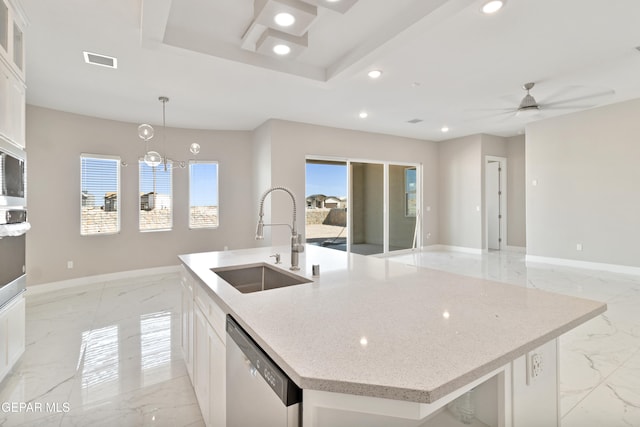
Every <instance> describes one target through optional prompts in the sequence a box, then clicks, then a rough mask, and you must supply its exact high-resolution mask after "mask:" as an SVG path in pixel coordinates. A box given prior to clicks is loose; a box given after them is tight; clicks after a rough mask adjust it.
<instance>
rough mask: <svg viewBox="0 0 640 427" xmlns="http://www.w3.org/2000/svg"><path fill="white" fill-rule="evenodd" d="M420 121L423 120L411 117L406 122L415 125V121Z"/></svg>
mask: <svg viewBox="0 0 640 427" xmlns="http://www.w3.org/2000/svg"><path fill="white" fill-rule="evenodd" d="M422 121H423V120H422V119H411V120H408V121H407V123H411V124H412V125H415V124H416V123H420V122H422Z"/></svg>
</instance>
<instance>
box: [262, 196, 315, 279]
mask: <svg viewBox="0 0 640 427" xmlns="http://www.w3.org/2000/svg"><path fill="white" fill-rule="evenodd" d="M276 190H280V191H284V192H285V193H287V194H289V196H291V201H292V202H293V222H292V223H291V225H289V224H265V223H264V221H263V220H262V217H263V216H264V199H266V198H267V196H268V195H269V193H271V192H273V191H276ZM274 225H286V226H287V227H289V228H290V229H291V268H290V270H294V271H295V270H300V267H299V266H298V254H299V253H300V252H304V245H303V244H302V240H301V239H302V236H301V235H300V234H298V232H297V231H296V198H295V197H294V196H293V193H292V192H291V190H289V189H288V188H286V187H273V188H270V189H268V190H267V191H265V193H264V194H263V195H262V198H261V199H260V212H259V213H258V225H257V227H256V240H262V239H264V227H265V226H274Z"/></svg>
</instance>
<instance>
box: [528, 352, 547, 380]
mask: <svg viewBox="0 0 640 427" xmlns="http://www.w3.org/2000/svg"><path fill="white" fill-rule="evenodd" d="M543 365H544V364H543V361H542V355H541V354H540V353H527V385H530V384H531V383H532V382H533V381H534V380H535V379H536V378H538V377H539V376H540V375H542V370H543Z"/></svg>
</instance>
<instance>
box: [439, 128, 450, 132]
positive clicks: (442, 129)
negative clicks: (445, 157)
mask: <svg viewBox="0 0 640 427" xmlns="http://www.w3.org/2000/svg"><path fill="white" fill-rule="evenodd" d="M440 131H441V132H442V133H447V132H449V128H448V127H447V126H442V127H441V128H440Z"/></svg>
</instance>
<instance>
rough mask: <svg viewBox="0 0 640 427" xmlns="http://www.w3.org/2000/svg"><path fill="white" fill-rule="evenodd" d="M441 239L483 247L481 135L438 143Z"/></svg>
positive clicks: (458, 244) (478, 247)
mask: <svg viewBox="0 0 640 427" xmlns="http://www.w3.org/2000/svg"><path fill="white" fill-rule="evenodd" d="M438 148H439V157H438V159H439V168H440V173H439V183H440V186H439V190H440V206H439V216H440V240H439V242H440V243H441V244H443V245H448V246H460V247H465V248H473V249H481V248H482V205H483V201H482V158H481V157H482V156H481V155H482V138H481V135H472V136H467V137H464V138H457V139H451V140H448V141H442V142H439V143H438Z"/></svg>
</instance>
